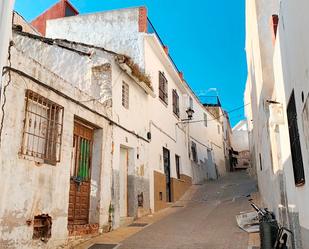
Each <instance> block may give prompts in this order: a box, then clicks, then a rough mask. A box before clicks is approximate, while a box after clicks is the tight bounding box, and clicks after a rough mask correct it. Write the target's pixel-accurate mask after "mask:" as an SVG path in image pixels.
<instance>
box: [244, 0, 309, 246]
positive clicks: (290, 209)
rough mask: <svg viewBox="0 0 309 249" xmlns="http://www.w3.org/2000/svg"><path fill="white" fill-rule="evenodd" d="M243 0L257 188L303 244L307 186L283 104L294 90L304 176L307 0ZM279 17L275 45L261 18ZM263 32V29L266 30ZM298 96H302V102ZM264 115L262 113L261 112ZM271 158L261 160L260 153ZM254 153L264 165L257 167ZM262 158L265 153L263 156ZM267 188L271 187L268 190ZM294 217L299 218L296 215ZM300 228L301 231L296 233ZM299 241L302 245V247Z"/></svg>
mask: <svg viewBox="0 0 309 249" xmlns="http://www.w3.org/2000/svg"><path fill="white" fill-rule="evenodd" d="M255 2H256V5H255V3H254V2H253V1H247V46H246V49H247V60H248V71H249V75H248V82H247V87H246V93H245V99H246V100H248V99H249V98H250V99H251V106H250V108H248V109H246V114H247V119H248V125H249V131H250V136H249V137H250V148H251V153H253V154H255V164H256V167H257V172H258V180H259V187H260V192H261V194H262V198H263V201H264V202H265V205H267V206H268V207H270V208H271V209H272V210H273V211H275V213H276V214H277V217H278V219H279V221H280V222H281V224H284V225H287V226H289V227H290V229H292V230H293V232H294V238H295V239H294V242H293V243H294V245H293V246H294V247H295V248H308V246H309V241H308V235H309V226H308V225H309V216H308V212H307V207H308V203H309V202H308V201H309V200H308V198H307V196H308V186H307V183H306V184H305V185H303V186H298V187H297V186H296V185H295V181H294V172H293V165H292V160H291V148H290V140H289V132H288V123H287V117H286V108H287V103H288V101H289V98H290V95H291V92H292V90H293V89H294V92H295V99H296V109H297V121H298V130H299V137H300V143H301V150H302V157H303V164H304V171H305V177H306V179H307V177H308V175H309V169H308V162H309V157H308V153H307V152H308V149H307V145H306V144H307V143H308V141H307V140H308V138H307V137H306V131H307V130H308V127H306V126H307V124H306V122H304V118H305V116H304V110H306V106H305V101H306V98H307V95H308V91H309V88H308V82H307V81H308V73H307V71H308V66H309V62H308V59H307V58H308V56H309V54H308V49H307V48H308V41H309V36H308V35H307V34H306V33H305V32H303V29H302V26H304V24H307V23H309V19H308V15H307V14H306V13H307V11H308V9H309V4H308V2H307V1H292V0H291V1H289V0H288V1H282V2H281V4H280V9H279V5H278V1H268V2H265V1H255ZM272 14H278V15H279V27H278V33H277V38H276V41H275V44H274V45H273V44H272V39H271V36H270V34H271V28H270V26H269V23H268V24H267V23H266V20H267V19H269V20H270V17H271V15H272ZM267 30H268V33H267ZM302 95H303V96H304V99H303V100H302ZM266 100H273V101H276V102H278V103H279V104H277V105H278V106H282V111H283V119H282V120H283V122H278V123H274V124H273V123H270V121H269V120H272V116H270V115H271V114H270V113H269V106H270V104H267V103H266ZM264 113H265V114H264ZM269 152H270V153H271V157H270V158H268V159H266V160H265V154H266V155H267V153H268V154H269ZM259 153H261V155H262V164H263V169H262V170H261V169H260V164H259ZM266 158H267V157H266ZM269 189H272V190H273V191H269ZM298 216H299V218H298ZM300 231H301V232H300ZM301 244H302V245H301Z"/></svg>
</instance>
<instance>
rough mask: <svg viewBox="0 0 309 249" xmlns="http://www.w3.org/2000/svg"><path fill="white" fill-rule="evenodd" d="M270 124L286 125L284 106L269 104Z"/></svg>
mask: <svg viewBox="0 0 309 249" xmlns="http://www.w3.org/2000/svg"><path fill="white" fill-rule="evenodd" d="M269 123H270V124H271V125H283V124H284V112H283V106H282V104H277V103H274V104H272V103H270V104H269Z"/></svg>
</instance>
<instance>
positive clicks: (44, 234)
mask: <svg viewBox="0 0 309 249" xmlns="http://www.w3.org/2000/svg"><path fill="white" fill-rule="evenodd" d="M51 229H52V218H51V217H50V216H49V215H48V214H41V215H37V216H34V220H33V236H32V239H34V240H38V239H39V240H41V241H43V242H47V241H48V239H49V238H51Z"/></svg>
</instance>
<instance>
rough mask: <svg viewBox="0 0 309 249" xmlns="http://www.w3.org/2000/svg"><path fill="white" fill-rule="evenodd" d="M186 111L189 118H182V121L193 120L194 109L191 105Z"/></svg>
mask: <svg viewBox="0 0 309 249" xmlns="http://www.w3.org/2000/svg"><path fill="white" fill-rule="evenodd" d="M186 113H187V116H188V118H186V119H182V120H181V122H183V121H189V120H192V117H193V113H194V110H193V109H192V108H191V107H189V108H188V109H187V110H186Z"/></svg>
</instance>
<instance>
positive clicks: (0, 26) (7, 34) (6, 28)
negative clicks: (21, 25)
mask: <svg viewBox="0 0 309 249" xmlns="http://www.w3.org/2000/svg"><path fill="white" fill-rule="evenodd" d="M14 1H15V0H1V1H0V34H1V36H0V68H1V77H0V89H1V92H2V83H1V81H2V69H3V67H4V66H5V65H6V59H7V56H8V47H9V40H10V38H11V35H12V14H13V6H14ZM0 98H1V96H0Z"/></svg>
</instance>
